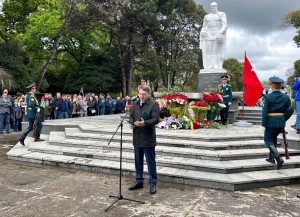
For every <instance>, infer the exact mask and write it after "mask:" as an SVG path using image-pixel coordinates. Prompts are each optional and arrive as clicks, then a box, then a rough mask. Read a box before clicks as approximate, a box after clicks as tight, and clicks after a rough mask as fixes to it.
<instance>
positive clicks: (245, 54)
mask: <svg viewBox="0 0 300 217" xmlns="http://www.w3.org/2000/svg"><path fill="white" fill-rule="evenodd" d="M245 57H246V51H245ZM245 57H244V71H243V108H242V121H243V120H244V113H245V112H244V111H245V110H244V109H245V83H244V79H245V59H246V58H245Z"/></svg>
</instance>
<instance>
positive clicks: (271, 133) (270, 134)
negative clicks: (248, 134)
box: [264, 127, 282, 147]
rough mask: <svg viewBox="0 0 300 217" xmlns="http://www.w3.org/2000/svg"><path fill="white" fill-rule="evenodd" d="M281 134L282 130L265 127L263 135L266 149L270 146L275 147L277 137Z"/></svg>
mask: <svg viewBox="0 0 300 217" xmlns="http://www.w3.org/2000/svg"><path fill="white" fill-rule="evenodd" d="M281 132H282V128H271V127H266V129H265V133H264V142H265V143H266V146H267V147H270V146H271V145H275V146H276V145H277V136H278V135H279V134H280V133H281Z"/></svg>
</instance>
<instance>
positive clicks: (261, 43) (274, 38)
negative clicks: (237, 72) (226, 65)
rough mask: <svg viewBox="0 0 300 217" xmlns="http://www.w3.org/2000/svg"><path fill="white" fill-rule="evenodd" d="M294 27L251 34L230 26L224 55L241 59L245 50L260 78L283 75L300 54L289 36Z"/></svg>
mask: <svg viewBox="0 0 300 217" xmlns="http://www.w3.org/2000/svg"><path fill="white" fill-rule="evenodd" d="M294 34H295V31H294V30H293V29H279V30H277V31H273V32H269V33H267V34H264V35H258V34H250V33H249V32H247V31H245V30H244V29H238V28H229V29H228V32H227V45H226V47H227V52H226V58H236V59H238V60H239V61H240V62H244V53H245V51H246V52H247V57H248V59H249V60H250V62H251V64H252V66H253V67H254V68H255V70H256V73H257V76H258V77H259V79H260V80H267V79H268V78H269V77H271V76H273V75H275V76H278V77H281V78H283V79H286V75H285V72H286V71H287V69H289V68H292V67H293V66H294V62H295V61H296V60H298V59H299V58H300V49H299V48H297V46H296V45H295V43H294V42H293V40H292V37H293V36H294Z"/></svg>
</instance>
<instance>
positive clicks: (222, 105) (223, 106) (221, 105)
mask: <svg viewBox="0 0 300 217" xmlns="http://www.w3.org/2000/svg"><path fill="white" fill-rule="evenodd" d="M218 105H219V106H220V107H222V108H226V105H225V104H224V103H218Z"/></svg>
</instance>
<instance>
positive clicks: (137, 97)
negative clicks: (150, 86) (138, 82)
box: [130, 95, 140, 102]
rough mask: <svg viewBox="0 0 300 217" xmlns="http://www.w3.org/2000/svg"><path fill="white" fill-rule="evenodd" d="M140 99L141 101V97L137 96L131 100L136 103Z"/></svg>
mask: <svg viewBox="0 0 300 217" xmlns="http://www.w3.org/2000/svg"><path fill="white" fill-rule="evenodd" d="M139 99H140V97H139V96H138V95H137V96H134V97H132V98H131V99H130V100H131V101H132V102H134V101H137V100H139Z"/></svg>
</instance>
